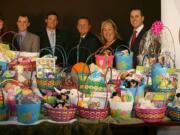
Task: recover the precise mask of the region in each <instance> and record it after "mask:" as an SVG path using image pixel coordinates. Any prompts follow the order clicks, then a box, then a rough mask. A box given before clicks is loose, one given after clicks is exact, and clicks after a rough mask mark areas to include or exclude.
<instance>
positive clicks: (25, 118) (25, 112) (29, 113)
mask: <svg viewBox="0 0 180 135" xmlns="http://www.w3.org/2000/svg"><path fill="white" fill-rule="evenodd" d="M40 107H41V103H40V102H39V103H32V104H20V105H16V111H17V118H18V121H19V122H22V123H24V124H32V123H34V122H36V121H37V120H38V119H39V115H40Z"/></svg>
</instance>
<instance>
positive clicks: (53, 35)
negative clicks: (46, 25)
mask: <svg viewBox="0 0 180 135" xmlns="http://www.w3.org/2000/svg"><path fill="white" fill-rule="evenodd" d="M47 34H48V38H49V42H50V45H51V48H52V51H53V54H54V53H55V47H56V31H55V30H53V31H50V30H48V29H47Z"/></svg>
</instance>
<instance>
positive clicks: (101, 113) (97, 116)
mask: <svg viewBox="0 0 180 135" xmlns="http://www.w3.org/2000/svg"><path fill="white" fill-rule="evenodd" d="M78 110H79V114H80V116H81V117H83V118H86V119H91V120H103V119H105V118H106V117H107V116H108V114H109V108H104V109H89V108H83V107H78Z"/></svg>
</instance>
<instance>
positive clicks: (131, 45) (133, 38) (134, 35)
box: [130, 31, 137, 49]
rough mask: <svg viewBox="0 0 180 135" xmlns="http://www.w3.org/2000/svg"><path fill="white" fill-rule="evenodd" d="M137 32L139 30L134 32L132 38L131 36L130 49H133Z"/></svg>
mask: <svg viewBox="0 0 180 135" xmlns="http://www.w3.org/2000/svg"><path fill="white" fill-rule="evenodd" d="M136 33H137V31H134V32H133V35H132V38H131V44H130V49H132V47H133V44H134V41H135V40H136Z"/></svg>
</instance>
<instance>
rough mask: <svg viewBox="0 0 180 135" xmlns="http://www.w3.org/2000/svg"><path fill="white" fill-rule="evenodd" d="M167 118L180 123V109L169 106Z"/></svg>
mask: <svg viewBox="0 0 180 135" xmlns="http://www.w3.org/2000/svg"><path fill="white" fill-rule="evenodd" d="M167 116H168V117H169V118H170V119H171V120H174V121H178V122H180V109H178V108H174V107H172V106H168V109H167Z"/></svg>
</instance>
